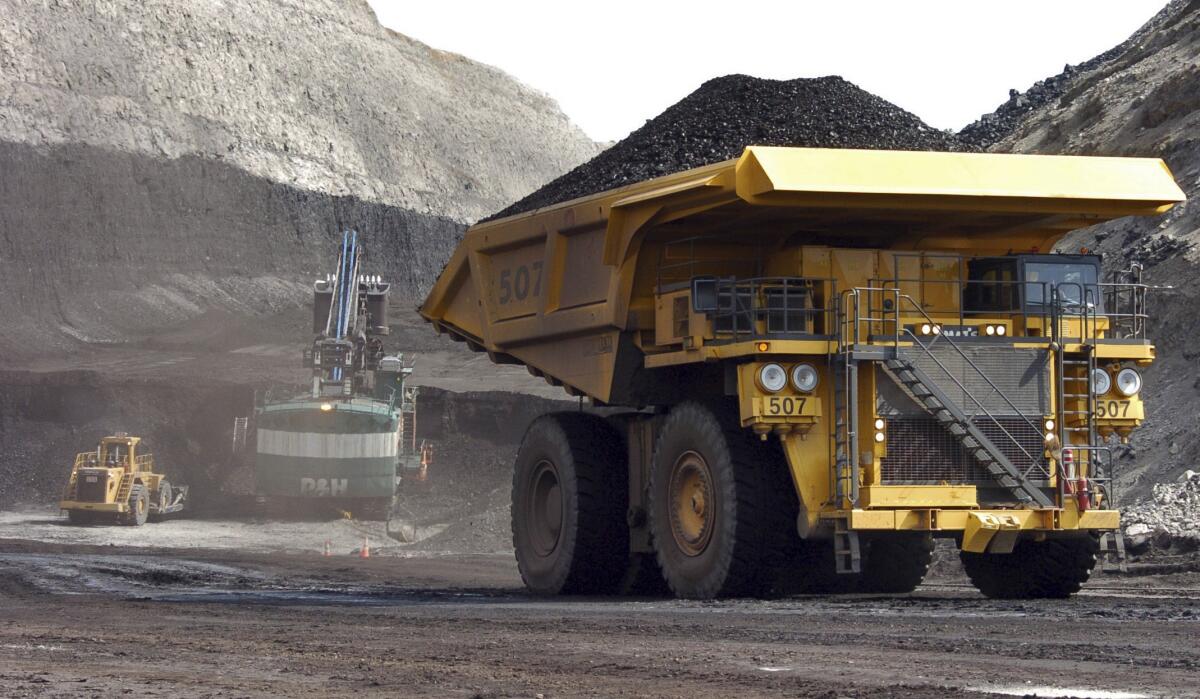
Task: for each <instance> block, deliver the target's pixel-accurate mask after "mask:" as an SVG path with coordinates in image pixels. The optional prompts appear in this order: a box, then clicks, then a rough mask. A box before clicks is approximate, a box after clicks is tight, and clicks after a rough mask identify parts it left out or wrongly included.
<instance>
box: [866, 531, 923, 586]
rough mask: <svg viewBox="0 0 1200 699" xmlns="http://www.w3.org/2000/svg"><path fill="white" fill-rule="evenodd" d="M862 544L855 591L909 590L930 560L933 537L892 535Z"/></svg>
mask: <svg viewBox="0 0 1200 699" xmlns="http://www.w3.org/2000/svg"><path fill="white" fill-rule="evenodd" d="M864 543H865V544H866V549H867V550H866V555H865V556H864V557H863V566H862V574H861V575H860V576H859V580H858V591H859V592H885V593H901V592H912V591H913V590H915V589H917V586H918V585H920V584H921V581H922V580H924V579H925V574H926V573H928V572H929V565H930V564H931V563H933V538H932V537H930V536H928V535H926V534H893V535H889V536H886V537H875V538H871V539H867V540H866V541H865V542H864Z"/></svg>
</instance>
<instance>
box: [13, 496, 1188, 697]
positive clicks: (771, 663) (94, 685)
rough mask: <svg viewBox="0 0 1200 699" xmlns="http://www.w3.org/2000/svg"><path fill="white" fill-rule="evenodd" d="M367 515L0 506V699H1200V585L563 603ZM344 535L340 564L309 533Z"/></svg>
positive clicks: (1183, 576)
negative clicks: (1032, 595)
mask: <svg viewBox="0 0 1200 699" xmlns="http://www.w3.org/2000/svg"><path fill="white" fill-rule="evenodd" d="M357 524H358V523H353V522H339V521H334V522H309V523H292V524H284V523H277V524H268V525H266V526H260V528H259V530H258V534H259V536H257V537H256V539H257V542H258V543H256V544H254V545H252V546H248V545H246V542H245V541H239V539H240V538H241V536H240V534H239V526H244V525H239V524H238V523H236V522H205V521H191V522H188V521H180V522H168V523H163V524H158V525H148V526H146V527H143V528H142V530H143V533H144V534H146V535H147V540H151V541H154V542H157V544H158V545H157V546H140V547H139V546H134V545H132V541H133V537H132V536H130V538H129V541H128V542H126V543H124V544H117V543H111V541H110V544H111V545H109V544H104V545H97V544H96V543H84V542H87V541H89V540H90V541H93V542H95V541H101V540H105V539H110V540H111V539H112V538H113V537H114V536H117V535H118V532H119V533H120V534H119V535H120V536H126V535H127V533H129V534H132V532H133V531H134V530H132V529H119V528H110V527H91V528H85V529H76V528H71V527H66V526H63V525H61V524H57V523H56V521H55V520H54V518H52V517H51V518H47V516H46V515H45V514H44V513H35V514H13V513H5V514H4V515H3V516H2V517H0V695H3V696H14V697H26V696H37V697H41V696H70V697H74V696H84V697H94V696H105V697H107V696H114V695H118V694H121V693H131V694H136V695H141V696H151V697H153V696H203V697H226V696H228V697H235V696H236V697H263V696H289V697H309V696H312V697H315V696H352V695H353V696H363V695H368V696H370V695H387V696H439V697H442V696H451V697H508V696H517V697H536V696H539V695H540V696H543V697H567V696H652V697H676V696H678V697H694V696H716V695H726V696H743V695H749V696H801V697H810V696H811V697H829V698H830V699H833V698H834V697H933V696H946V695H953V694H960V693H962V694H966V695H968V696H988V695H989V694H996V695H1009V696H1014V695H1015V696H1023V695H1035V696H1077V697H1142V696H1145V697H1168V696H1170V697H1177V696H1200V648H1198V647H1197V645H1196V643H1195V638H1196V637H1197V634H1198V633H1200V578H1198V576H1196V574H1195V573H1179V574H1173V575H1152V576H1138V577H1134V576H1118V575H1098V576H1096V577H1095V578H1093V581H1092V582H1091V583H1089V585H1088V587H1087V589H1085V591H1084V593H1083V594H1081V595H1079V596H1078V597H1076V598H1074V599H1072V600H1068V601H1065V602H994V601H989V600H985V599H984V598H982V597H981V596H979V595H978V594H977V593H976V592H975V591H974V590H973V589H971V588H969V587H967V586H966V585H965V580H963V579H962V578H961V577H957V576H955V575H943V576H940V577H938V578H936V582H934V583H930V584H927V585H925V586H923V587H922V588H920V589H919V590H918V591H917V592H916V593H915V594H913V595H901V596H870V595H846V596H833V597H797V598H790V599H783V600H772V601H753V600H730V601H719V602H687V601H676V600H665V599H643V598H602V599H596V598H550V599H546V598H536V597H531V596H529V595H527V594H526V593H525V592H524V591H523V589H522V588H521V585H520V579H519V576H518V574H517V571H516V568H515V565H514V564H513V561H512V558H511V555H509V554H506V553H494V554H477V555H464V554H445V553H437V552H431V551H414V550H410V549H409V548H407V547H405V546H404V545H401V544H398V543H395V544H389V545H384V546H382V547H380V548H377V549H375V550H374V551H373V556H372V557H371V558H370V559H366V560H364V559H362V558H360V557H358V556H355V555H352V551H353V550H354V549H353V548H352V547H351V545H352V544H353V543H355V542H354V539H355V537H354V536H351V535H350V534H349V533H348V532H351V531H353V532H355V533H357V530H355V529H354V528H353V527H354V525H357ZM379 526H382V525H379ZM339 531H341V532H343V533H346V536H345V537H344V538H342V539H335V540H336V541H338V546H337V547H335V549H334V555H333V556H331V557H324V556H322V555H321V553H320V551H319V550H318V548H317V547H316V546H314V545H310V544H309V543H308V542H307V540H308V539H313V538H315V537H319V536H322V532H333V533H336V532H339ZM21 532H24V534H21ZM155 532H157V533H155ZM6 537H7V538H6ZM300 539H305V541H301V540H300ZM181 541H183V542H184V543H181ZM168 546H169V547H168Z"/></svg>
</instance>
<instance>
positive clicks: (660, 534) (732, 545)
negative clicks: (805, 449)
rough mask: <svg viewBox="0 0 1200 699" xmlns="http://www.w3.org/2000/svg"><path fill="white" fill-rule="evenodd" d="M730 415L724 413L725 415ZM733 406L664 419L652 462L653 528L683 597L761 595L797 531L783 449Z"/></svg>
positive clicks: (683, 411) (685, 406)
mask: <svg viewBox="0 0 1200 699" xmlns="http://www.w3.org/2000/svg"><path fill="white" fill-rule="evenodd" d="M722 418H724V419H722ZM773 446H775V445H768V444H766V443H763V442H760V441H759V440H757V439H756V438H755V437H754V435H753V434H751V433H750V432H748V431H746V430H743V429H742V428H741V427H740V426H739V425H738V423H737V420H736V416H735V415H733V414H732V411H720V412H719V413H718V412H714V411H713V410H710V409H709V408H707V407H705V406H702V405H700V404H698V403H682V404H680V405H679V406H677V407H675V408H674V409H673V410H672V411H671V413H670V414H669V415H668V416H667V418H666V420H665V421H664V422H663V425H662V429H661V431H660V432H659V437H658V440H657V444H656V446H655V450H654V456H653V459H652V461H651V466H650V493H649V505H650V506H649V510H650V530H651V537H652V540H653V543H654V548H655V552H656V554H657V556H658V564H659V567H661V568H662V573H663V577H664V578H665V579H666V581H667V584H668V585H670V587H671V590H672V591H673V592H674V593H675V594H676V595H677V596H679V597H689V598H697V599H709V598H713V597H721V596H733V595H762V594H765V593H767V592H769V590H770V586H771V575H770V573H771V572H772V571H771V569H772V567H773V566H775V565H776V564H777V561H776V560H775V559H776V558H777V556H776V555H775V554H776V553H781V549H783V548H784V546H786V544H787V542H788V541H789V539H788V537H791V536H794V526H795V525H794V522H795V519H794V516H792V515H791V514H790V513H789V510H788V507H787V505H786V504H785V503H782V502H781V501H780V498H781V497H784V496H786V495H787V494H790V493H791V492H792V487H791V485H790V484H788V483H786V481H784V480H781V478H780V476H781V474H782V475H783V476H786V471H785V470H784V468H783V465H782V463H781V457H780V455H779V454H778V453H777V452H778V448H777V447H776V448H775V450H772V449H771V448H770V447H773Z"/></svg>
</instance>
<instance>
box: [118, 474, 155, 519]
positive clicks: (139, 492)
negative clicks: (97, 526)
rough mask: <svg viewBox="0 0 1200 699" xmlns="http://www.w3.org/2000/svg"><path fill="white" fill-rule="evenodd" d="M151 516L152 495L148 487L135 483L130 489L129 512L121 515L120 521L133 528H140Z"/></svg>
mask: <svg viewBox="0 0 1200 699" xmlns="http://www.w3.org/2000/svg"><path fill="white" fill-rule="evenodd" d="M149 516H150V493H149V492H148V491H147V490H146V486H144V485H142V484H140V483H135V484H134V485H133V487H132V488H130V489H129V511H128V512H125V513H123V514H121V515H119V517H118V521H120V523H121V524H125V525H128V526H131V527H140V526H142V525H143V524H145V523H146V519H147V518H148V517H149Z"/></svg>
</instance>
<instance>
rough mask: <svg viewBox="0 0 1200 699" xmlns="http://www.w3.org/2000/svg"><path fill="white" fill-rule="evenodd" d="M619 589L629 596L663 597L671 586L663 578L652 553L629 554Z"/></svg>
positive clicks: (669, 592)
mask: <svg viewBox="0 0 1200 699" xmlns="http://www.w3.org/2000/svg"><path fill="white" fill-rule="evenodd" d="M619 591H620V593H621V594H623V595H629V596H631V597H665V596H667V595H669V594H671V588H670V587H668V586H667V581H666V580H664V579H663V574H662V569H661V568H659V567H658V559H657V558H656V557H655V555H654V554H653V553H631V554H629V565H628V566H627V567H626V569H625V577H624V578H623V579H622V580H621V585H620V588H619Z"/></svg>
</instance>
